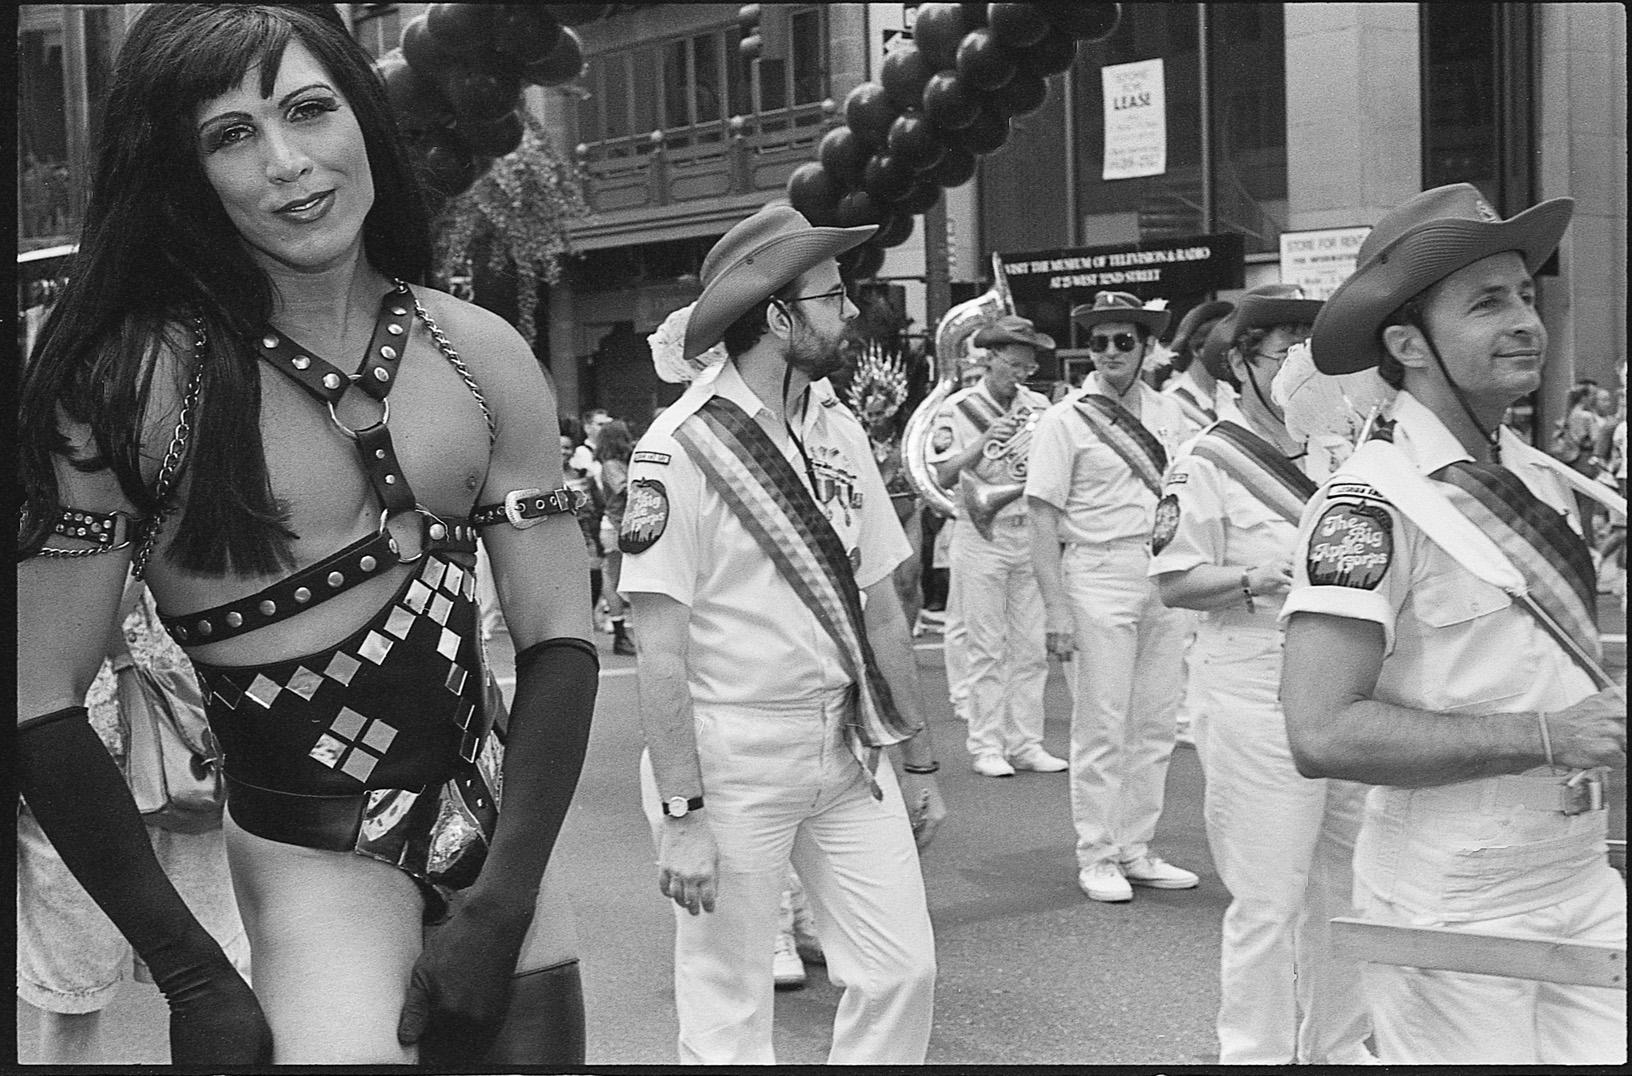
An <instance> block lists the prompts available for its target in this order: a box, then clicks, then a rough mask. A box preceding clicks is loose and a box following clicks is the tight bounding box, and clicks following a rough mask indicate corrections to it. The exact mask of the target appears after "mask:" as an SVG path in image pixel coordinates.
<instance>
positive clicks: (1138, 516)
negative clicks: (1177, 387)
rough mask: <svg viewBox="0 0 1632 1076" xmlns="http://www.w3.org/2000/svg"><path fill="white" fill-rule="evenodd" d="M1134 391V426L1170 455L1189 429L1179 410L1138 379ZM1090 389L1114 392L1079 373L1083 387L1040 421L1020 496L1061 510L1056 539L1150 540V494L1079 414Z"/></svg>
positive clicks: (1094, 376)
mask: <svg viewBox="0 0 1632 1076" xmlns="http://www.w3.org/2000/svg"><path fill="white" fill-rule="evenodd" d="M1133 391H1135V392H1137V393H1139V396H1140V402H1139V408H1140V410H1139V422H1140V424H1141V425H1143V426H1144V427H1145V429H1147V430H1149V431H1150V432H1151V433H1152V434H1154V435H1155V437H1156V439H1157V440H1158V441H1160V442H1161V443H1162V447H1163V449H1164V450H1165V451H1166V452H1167V454H1168V455H1169V456H1170V457H1171V456H1172V454H1173V453H1174V452H1175V451H1177V449H1178V447H1179V445H1180V444H1182V443H1183V441H1184V439H1185V438H1187V437H1188V436H1189V435H1190V432H1191V431H1190V427H1189V425H1188V423H1186V422H1185V418H1184V412H1183V411H1182V410H1180V408H1179V405H1178V402H1177V401H1175V400H1173V399H1170V398H1169V397H1166V396H1163V395H1162V394H1161V393H1159V392H1157V391H1156V390H1155V389H1152V388H1151V387H1150V386H1149V385H1146V384H1145V383H1144V382H1143V381H1140V382H1139V384H1138V385H1137V386H1136V387H1135V389H1134V390H1133ZM1096 392H1097V393H1100V394H1101V395H1106V396H1110V397H1111V398H1112V399H1115V398H1116V393H1115V392H1114V391H1112V390H1110V389H1108V388H1107V387H1105V386H1103V385H1102V384H1101V382H1100V379H1099V374H1098V373H1092V374H1089V375H1088V376H1087V377H1086V378H1084V379H1083V383H1082V391H1080V392H1076V393H1072V394H1071V395H1069V396H1067V397H1066V398H1065V399H1063V400H1061V401H1060V402H1059V403H1057V404H1055V405H1054V406H1052V407H1050V408H1049V409H1048V410H1047V411H1046V412H1044V414H1043V417H1042V418H1040V419H1038V421H1037V428H1036V430H1035V431H1033V433H1032V438H1031V456H1030V459H1029V460H1028V461H1027V474H1026V496H1028V497H1036V498H1037V499H1038V500H1041V501H1045V502H1047V503H1048V504H1052V505H1053V506H1054V507H1056V508H1058V509H1060V511H1061V517H1062V518H1061V523H1060V534H1059V538H1060V541H1062V542H1083V543H1096V544H1097V543H1105V542H1121V541H1128V540H1137V541H1141V542H1143V541H1148V540H1149V538H1150V528H1151V524H1152V522H1153V516H1154V513H1155V511H1156V495H1155V494H1153V493H1152V492H1151V491H1150V490H1149V488H1147V487H1146V486H1145V484H1144V483H1143V482H1141V481H1140V480H1139V478H1138V476H1137V475H1136V474H1134V472H1133V471H1132V469H1131V468H1129V467H1128V465H1127V464H1126V463H1124V462H1123V460H1122V457H1121V456H1120V455H1118V454H1117V453H1116V450H1115V449H1112V448H1111V447H1110V446H1109V445H1107V444H1105V442H1104V441H1102V440H1100V437H1099V434H1098V433H1096V432H1095V431H1094V430H1093V429H1091V428H1089V425H1088V423H1087V421H1086V420H1084V418H1083V417H1082V415H1080V414H1078V413H1077V402H1078V401H1079V400H1080V399H1081V398H1082V397H1083V396H1084V395H1086V394H1088V393H1096Z"/></svg>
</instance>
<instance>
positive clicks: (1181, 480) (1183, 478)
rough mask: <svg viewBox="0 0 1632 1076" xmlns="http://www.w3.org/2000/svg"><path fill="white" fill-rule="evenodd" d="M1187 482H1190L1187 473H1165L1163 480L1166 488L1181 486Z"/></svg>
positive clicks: (1188, 473)
mask: <svg viewBox="0 0 1632 1076" xmlns="http://www.w3.org/2000/svg"><path fill="white" fill-rule="evenodd" d="M1188 481H1190V472H1189V471H1169V472H1168V473H1167V478H1166V479H1164V480H1163V484H1164V485H1168V486H1182V485H1184V484H1185V483H1186V482H1188Z"/></svg>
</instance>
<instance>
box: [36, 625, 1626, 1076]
mask: <svg viewBox="0 0 1632 1076" xmlns="http://www.w3.org/2000/svg"><path fill="white" fill-rule="evenodd" d="M1603 604H1604V606H1605V609H1604V614H1605V615H1604V617H1603V627H1604V629H1605V631H1606V632H1608V633H1610V642H1609V645H1608V646H1607V648H1606V649H1607V650H1608V651H1609V653H1608V657H1609V658H1610V660H1611V662H1612V663H1613V665H1614V671H1615V672H1616V673H1617V675H1618V676H1619V678H1620V679H1621V680H1622V682H1624V677H1625V630H1626V629H1625V618H1624V615H1623V614H1621V613H1620V611H1619V609H1618V607H1612V606H1613V599H1607V598H1606V599H1605V601H1604V603H1603ZM599 640H600V645H601V648H602V680H601V688H600V695H599V701H598V703H597V707H596V720H595V728H594V734H593V737H592V740H591V743H590V749H589V756H588V759H587V763H586V766H585V771H584V776H583V780H582V783H581V785H580V788H579V793H578V796H577V798H576V800H575V802H574V805H573V810H572V816H571V819H570V820H569V822H568V824H567V826H566V828H565V830H564V831H563V835H562V838H561V844H560V846H559V848H558V851H557V854H558V855H559V856H561V857H562V860H563V862H564V864H565V865H567V867H568V874H567V877H569V878H570V879H571V887H572V891H573V909H574V913H575V915H576V918H577V927H578V936H579V939H580V947H581V954H582V960H583V974H584V986H585V996H586V1007H587V1010H588V1057H587V1061H588V1064H590V1065H623V1064H630V1065H663V1066H667V1065H672V1064H673V1063H674V1062H675V1023H674V1007H673V988H672V972H673V961H672V938H673V919H672V912H671V908H672V905H671V904H669V902H668V901H666V900H665V898H663V897H662V895H661V894H660V893H659V892H658V890H657V880H656V870H655V867H654V866H653V860H654V855H653V849H652V844H651V839H650V835H649V830H648V828H647V824H646V822H645V819H644V818H643V817H642V815H641V812H640V806H639V794H638V771H637V760H638V758H639V753H640V731H639V724H638V718H637V713H636V683H635V677H634V662H635V659H632V658H627V657H618V656H615V655H613V654H612V653H611V652H610V641H609V640H610V637H609V636H604V635H603V636H600V637H599ZM492 657H493V661H494V665H495V668H496V671H497V672H498V674H499V676H500V677H501V682H506V686H508V678H511V677H513V675H514V674H513V671H512V669H513V666H512V664H511V651H510V647H509V645H508V640H507V638H506V637H505V636H503V635H502V634H501V635H500V636H499V637H498V639H497V640H495V642H494V644H493V645H492ZM918 659H919V662H918V663H919V670H920V674H921V676H922V679H923V687H924V690H925V693H926V698H928V699H930V700H934V701H937V702H939V701H942V700H944V699H945V697H946V681H945V675H944V671H943V668H942V664H941V649H940V646H939V643H938V640H937V638H936V637H934V636H929V637H925V638H921V639H919V640H918ZM931 711H932V714H933V715H934V716H933V719H932V720H933V723H932V732H933V735H934V736H935V740H936V746H937V751H938V754H939V757H940V758H941V759H942V761H943V769H942V788H943V790H944V793H945V797H946V800H947V803H948V807H949V810H950V812H951V813H950V817H949V818H948V820H947V823H946V825H945V826H944V827H943V829H942V830H941V832H940V834H939V835H938V837H937V838H936V841H935V843H934V844H933V845H932V846H931V847H930V848H929V849H928V850H927V851H926V852H925V854H924V858H923V866H924V872H925V881H926V886H927V889H928V894H929V902H930V911H931V915H932V918H933V920H934V925H935V934H936V946H937V958H938V961H939V967H940V974H939V980H938V985H937V996H936V1012H935V1029H934V1034H933V1036H932V1038H931V1042H930V1048H929V1058H928V1060H929V1061H930V1062H931V1063H939V1064H956V1065H970V1064H1021V1065H1037V1064H1068V1063H1077V1064H1082V1063H1094V1064H1170V1065H1183V1064H1206V1063H1210V1062H1215V1061H1216V1060H1217V1046H1216V1042H1215V1040H1214V1037H1213V1027H1212V1024H1213V1014H1214V1011H1215V1009H1216V1007H1217V1001H1218V996H1217V994H1218V971H1217V965H1218V939H1219V922H1220V919H1221V916H1222V915H1223V912H1224V908H1225V905H1226V903H1227V902H1228V894H1227V893H1226V892H1225V890H1224V888H1223V886H1222V885H1221V884H1220V883H1219V880H1218V876H1217V874H1216V872H1215V871H1214V869H1213V865H1212V861H1211V858H1210V856H1209V854H1208V850H1207V843H1206V838H1205V834H1204V832H1203V827H1202V820H1201V798H1202V776H1201V768H1200V765H1199V763H1198V761H1197V758H1196V754H1195V752H1194V751H1193V750H1190V749H1186V748H1182V747H1181V748H1179V749H1178V750H1177V751H1175V753H1174V756H1173V761H1172V765H1171V767H1170V770H1169V775H1168V800H1167V807H1166V810H1165V813H1164V815H1163V819H1162V822H1161V825H1160V827H1159V829H1158V832H1157V838H1156V842H1155V850H1156V851H1157V853H1158V854H1160V855H1162V856H1164V857H1166V858H1167V859H1169V860H1171V861H1172V862H1174V863H1177V864H1179V865H1181V866H1184V867H1188V868H1190V869H1192V870H1194V871H1196V872H1197V873H1199V874H1200V875H1201V885H1200V886H1199V888H1197V889H1194V890H1189V891H1161V890H1145V889H1140V890H1136V891H1135V898H1134V900H1133V902H1132V903H1130V904H1120V905H1112V904H1100V903H1096V902H1093V901H1090V900H1088V899H1086V898H1085V897H1084V896H1083V895H1082V894H1081V892H1080V891H1079V890H1078V889H1077V887H1076V880H1075V874H1076V872H1075V863H1074V857H1073V854H1072V845H1073V831H1072V828H1071V821H1070V807H1069V801H1068V795H1067V790H1066V779H1065V775H1064V774H1046V775H1045V774H1033V773H1022V774H1019V775H1017V776H1015V777H1012V778H1003V779H991V778H983V777H979V776H977V775H975V774H974V773H972V772H971V771H970V770H969V768H968V756H967V754H966V752H965V751H964V748H963V737H962V726H961V725H960V724H959V723H958V722H957V721H956V720H955V719H954V718H953V717H952V716H951V713H950V709H949V707H947V706H946V705H944V703H943V704H942V705H939V706H935V707H931ZM1047 713H1048V720H1047V734H1046V737H1045V743H1046V745H1047V746H1048V747H1049V748H1050V749H1051V750H1052V751H1054V752H1055V753H1056V754H1061V755H1064V754H1065V753H1066V742H1067V726H1068V715H1069V702H1068V699H1067V697H1066V692H1065V687H1064V681H1063V680H1062V678H1061V674H1060V669H1059V666H1058V665H1057V664H1056V665H1055V666H1053V667H1052V668H1051V670H1050V674H1049V682H1048V694H1047ZM1613 801H1614V803H1615V804H1616V806H1617V809H1618V810H1619V811H1620V812H1622V813H1621V816H1620V818H1619V819H1618V820H1617V823H1616V825H1617V827H1618V832H1619V833H1620V834H1621V835H1624V833H1625V819H1624V809H1625V806H1624V793H1623V792H1622V791H1621V790H1620V789H1617V790H1616V793H1615V795H1614V796H1613ZM809 970H810V979H809V982H808V984H807V985H806V986H805V987H804V988H803V989H801V990H797V991H788V992H782V993H779V994H778V995H777V1016H776V1051H777V1060H778V1062H779V1063H782V1064H810V1063H820V1062H822V1061H823V1060H825V1057H826V1050H827V1039H828V1034H829V1029H830V1028H831V1025H832V1020H833V1015H834V1012H835V1011H836V1008H837V1005H838V998H839V991H838V989H837V988H836V987H834V986H832V985H830V984H829V983H828V982H827V980H826V977H825V975H824V974H823V973H822V969H821V968H820V967H811V968H810V969H809ZM37 1019H38V1018H37V1014H35V1013H34V1012H33V1011H32V1010H30V1009H28V1007H26V1006H19V1014H18V1022H17V1031H18V1043H19V1060H20V1061H22V1062H24V1063H27V1062H29V1061H30V1060H31V1059H33V1058H35V1057H36V1056H37V1054H36V1053H35V1039H36V1034H37ZM104 1021H105V1023H106V1025H107V1028H106V1029H107V1032H108V1034H107V1037H106V1044H107V1053H106V1055H105V1056H104V1058H103V1060H104V1061H106V1062H111V1063H121V1064H132V1063H135V1064H141V1063H147V1064H153V1063H162V1062H163V1061H164V1060H165V1059H166V1050H165V1035H164V1027H165V1016H164V1006H163V1002H162V999H161V998H160V997H159V996H158V994H157V992H156V991H155V990H154V989H153V988H152V987H151V986H144V985H140V984H135V983H126V984H125V985H124V988H123V990H122V991H121V993H120V995H119V998H118V1000H117V1001H116V1002H115V1003H114V1005H113V1006H112V1007H110V1009H108V1010H107V1011H106V1012H105V1014H104Z"/></svg>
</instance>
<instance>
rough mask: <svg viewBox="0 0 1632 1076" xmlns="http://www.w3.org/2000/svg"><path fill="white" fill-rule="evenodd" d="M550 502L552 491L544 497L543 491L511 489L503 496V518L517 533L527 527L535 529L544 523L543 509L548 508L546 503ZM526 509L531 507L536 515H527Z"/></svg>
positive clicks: (552, 498) (552, 495) (552, 496)
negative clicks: (530, 503) (531, 502)
mask: <svg viewBox="0 0 1632 1076" xmlns="http://www.w3.org/2000/svg"><path fill="white" fill-rule="evenodd" d="M551 500H554V491H553V490H552V491H551V494H550V495H549V496H548V497H546V495H545V493H544V491H543V490H538V489H513V490H511V491H510V492H509V493H506V494H505V495H504V518H505V519H508V520H509V521H510V525H511V526H512V527H514V528H516V530H518V531H524V530H526V529H527V528H528V527H536V526H537V525H538V524H540V523H542V522H544V515H545V509H546V508H548V507H549V503H548V502H549V501H551ZM524 501H535V502H536V504H534V505H531V506H529V505H526V504H524V503H523V502H524ZM528 507H532V509H533V511H534V512H535V513H536V514H535V515H531V516H529V515H527V514H526V512H527V508H528ZM556 511H560V509H559V508H557V509H556Z"/></svg>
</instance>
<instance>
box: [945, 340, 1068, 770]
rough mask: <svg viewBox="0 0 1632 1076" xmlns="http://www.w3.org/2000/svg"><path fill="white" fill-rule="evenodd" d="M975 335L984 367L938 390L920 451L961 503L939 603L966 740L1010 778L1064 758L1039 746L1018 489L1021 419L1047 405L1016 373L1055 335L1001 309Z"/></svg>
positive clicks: (1024, 435) (1038, 635)
mask: <svg viewBox="0 0 1632 1076" xmlns="http://www.w3.org/2000/svg"><path fill="white" fill-rule="evenodd" d="M974 343H975V346H976V347H979V348H985V349H986V355H987V363H986V374H985V376H984V377H982V378H981V379H980V381H979V382H977V383H976V384H974V385H972V386H970V387H969V388H966V389H961V390H959V391H958V392H955V393H953V394H952V395H951V396H950V397H948V398H947V401H946V403H945V404H944V405H943V406H942V408H941V410H940V413H939V414H937V415H936V417H935V425H934V427H933V428H932V430H931V431H930V443H929V452H928V453H927V460H928V462H929V463H930V465H931V466H933V467H935V468H936V480H937V481H939V482H940V484H941V485H943V486H946V487H947V488H956V489H957V494H956V495H957V498H958V502H959V503H958V511H959V519H958V523H957V527H956V530H955V531H954V532H953V536H952V548H951V554H952V555H951V560H952V578H953V580H954V581H955V582H954V585H953V586H952V588H951V594H952V596H954V597H955V598H956V600H957V602H958V608H957V610H956V611H955V613H954V612H953V611H951V610H949V613H951V614H952V615H955V616H956V617H957V618H958V619H959V620H960V621H961V622H962V624H963V627H964V631H965V633H966V636H965V643H964V647H965V654H966V657H965V661H966V664H967V676H968V680H967V685H968V686H967V690H968V693H969V703H968V715H969V734H968V739H967V747H968V749H969V754H970V756H971V757H972V758H973V759H974V770H975V772H976V773H978V774H980V775H981V776H982V777H1012V776H1014V772H1015V770H1016V769H1022V770H1033V771H1036V772H1039V773H1058V772H1060V771H1062V770H1064V769H1065V768H1066V763H1065V760H1064V759H1062V758H1056V757H1055V756H1054V755H1051V754H1049V753H1048V751H1046V750H1044V748H1043V683H1044V681H1045V680H1047V678H1048V654H1047V652H1046V651H1045V650H1044V649H1043V598H1042V594H1041V593H1039V591H1038V590H1037V577H1036V575H1035V574H1034V572H1033V570H1032V566H1031V533H1030V531H1029V529H1028V528H1027V526H1026V505H1025V498H1024V497H1022V496H1020V493H1021V487H1022V484H1023V483H1024V482H1025V479H1026V455H1027V446H1026V442H1027V441H1029V440H1030V431H1029V424H1030V423H1031V422H1035V421H1036V418H1037V416H1039V415H1041V414H1042V412H1044V411H1046V410H1047V409H1048V398H1047V397H1045V396H1043V395H1041V394H1039V393H1037V392H1034V391H1032V390H1031V389H1029V388H1027V387H1026V386H1025V383H1024V382H1025V379H1026V378H1027V377H1029V376H1031V375H1032V374H1033V373H1035V372H1036V370H1037V353H1038V352H1039V351H1052V350H1053V349H1054V340H1053V339H1052V338H1051V337H1049V336H1046V335H1044V334H1043V333H1040V332H1038V331H1037V329H1036V327H1035V326H1034V325H1032V323H1031V322H1030V321H1029V320H1028V319H1026V318H1022V317H1019V316H1017V315H1012V314H1011V315H1008V316H1005V317H1002V318H999V319H998V320H997V321H995V322H993V323H992V324H990V325H986V326H984V327H982V328H981V329H980V330H979V331H977V332H976V333H975V336H974ZM965 475H967V476H968V477H967V478H966V479H965V478H964V477H963V476H965ZM1003 487H1008V488H1009V490H1010V492H1009V493H1008V494H1006V495H1005V497H1004V498H1002V499H1006V500H1007V503H1002V504H1000V503H999V501H997V500H994V501H991V503H990V505H987V506H983V504H982V503H981V502H982V500H983V498H990V497H991V496H992V494H993V493H994V492H995V491H996V490H999V489H1002V488H1003ZM977 521H978V522H977ZM949 619H950V617H949Z"/></svg>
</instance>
